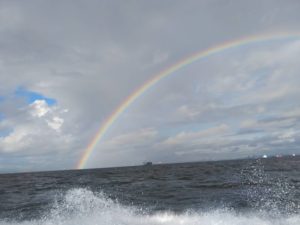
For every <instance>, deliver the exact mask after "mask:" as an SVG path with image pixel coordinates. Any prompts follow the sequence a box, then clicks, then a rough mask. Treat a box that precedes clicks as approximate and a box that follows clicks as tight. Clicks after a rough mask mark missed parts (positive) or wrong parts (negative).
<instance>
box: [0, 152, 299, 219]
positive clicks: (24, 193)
mask: <svg viewBox="0 0 300 225" xmlns="http://www.w3.org/2000/svg"><path fill="white" fill-rule="evenodd" d="M4 224H5V225H46V224H47V225H92V224H93V225H97V224H99V225H160V224H164V225H179V224H184V225H225V224H226V225H227V224H228V225H271V224H272V225H279V224H280V225H281V224H282V225H290V224H293V225H299V224H300V157H299V156H296V157H282V158H268V159H243V160H230V161H216V162H198V163H180V164H160V165H152V166H134V167H119V168H105V169H89V170H68V171H53V172H38V173H19V174H2V175H0V225H4Z"/></svg>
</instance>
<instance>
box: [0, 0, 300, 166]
mask: <svg viewBox="0 0 300 225" xmlns="http://www.w3.org/2000/svg"><path fill="white" fill-rule="evenodd" d="M299 10H300V4H299V3H298V2H295V1H294V2H292V1H289V2H288V3H287V2H279V1H278V2H276V3H272V4H269V2H268V1H266V2H263V3H262V2H261V1H256V0H255V1H251V2H250V1H249V2H240V1H236V2H235V3H234V4H231V3H229V2H228V1H214V2H211V1H194V0H192V1H188V2H184V3H183V2H182V1H177V0H175V1H172V3H170V2H168V1H165V2H159V3H158V2H153V1H140V2H134V3H130V4H124V3H123V2H122V1H109V2H104V1H91V2H85V3H82V2H81V1H69V0H66V1H60V2H59V4H53V3H52V2H50V1H36V0H28V1H26V2H22V1H7V0H4V1H1V2H0V47H1V51H0V73H1V84H2V85H1V86H0V96H1V97H0V98H1V99H2V100H1V101H0V112H1V113H0V114H1V115H3V116H1V120H0V134H1V135H0V154H1V158H3V159H4V158H5V162H4V163H5V165H3V166H2V168H5V171H13V170H14V168H16V164H18V169H19V170H22V168H23V170H42V169H58V168H65V167H67V168H74V165H75V164H76V162H77V161H78V160H79V157H80V155H81V154H82V152H83V150H84V149H85V148H86V146H87V145H88V143H90V140H91V139H92V137H93V136H94V135H95V133H96V132H97V131H98V130H99V126H100V125H101V124H102V123H103V122H104V121H105V120H106V118H107V117H109V115H110V114H111V113H112V112H113V111H114V110H115V108H116V107H117V106H118V105H120V103H121V102H123V101H124V99H126V96H129V95H130V94H131V93H132V92H133V91H134V90H136V89H137V88H138V87H140V86H141V85H142V84H143V83H145V81H147V80H149V79H150V78H152V77H153V75H154V74H158V73H159V72H160V71H162V70H164V69H166V68H168V67H169V66H170V65H173V64H174V63H175V62H177V61H180V60H181V59H183V58H185V57H186V56H188V55H191V54H193V53H195V52H199V51H200V50H203V49H207V48H208V47H211V46H215V45H217V44H220V43H224V42H226V41H228V40H236V39H239V38H240V37H244V36H248V35H253V34H257V33H269V32H270V33H272V32H275V33H276V32H277V31H282V30H286V31H293V30H294V31H298V30H299V29H300V25H299V19H300V16H299ZM53 15H55V16H53ZM207 21H209V22H207ZM58 24H59V26H58ZM298 58H299V42H297V41H294V40H293V39H287V40H282V41H274V42H264V43H253V44H252V45H249V46H243V47H240V48H237V49H235V50H234V49H231V50H228V51H226V52H222V53H220V54H216V55H214V56H211V57H209V58H206V59H205V60H200V61H197V62H195V63H193V64H191V65H189V66H187V67H185V68H182V69H181V70H179V71H177V72H176V73H174V74H173V75H172V76H170V77H168V78H166V79H164V80H162V81H160V82H159V83H158V84H157V85H156V86H155V87H153V88H151V89H150V90H148V91H147V92H145V93H144V94H143V95H142V96H141V97H140V98H139V99H138V100H137V101H135V103H134V104H133V105H131V107H130V108H128V109H127V110H126V112H125V113H124V114H122V115H121V117H120V118H119V119H118V121H117V122H115V124H114V125H113V126H112V127H110V130H109V132H107V134H106V136H105V140H103V141H104V142H101V143H99V144H98V146H97V148H96V149H95V151H96V152H97V154H96V157H95V158H93V159H92V160H93V163H94V164H93V163H92V162H91V164H90V165H95V166H99V164H97V162H99V163H100V162H104V161H105V160H106V163H104V164H105V165H106V166H112V165H125V164H126V163H127V164H134V163H140V162H141V161H143V160H147V159H153V160H154V159H156V160H160V159H163V160H165V161H169V162H171V161H172V160H173V161H180V160H190V159H193V158H197V157H198V158H199V159H200V158H201V154H202V153H201V151H200V150H199V149H202V152H203V151H204V150H203V149H207V150H206V151H205V153H203V154H204V155H203V158H207V159H209V158H213V157H214V154H215V153H216V152H218V157H221V156H224V157H225V156H226V157H230V156H233V155H234V156H235V153H232V152H231V151H232V149H234V146H244V148H246V149H248V150H247V151H249V154H251V151H256V150H257V148H256V147H255V148H254V147H246V146H247V143H250V141H249V140H244V139H247V138H248V139H249V137H250V136H251V137H252V138H253V142H255V141H254V140H256V141H258V140H260V141H261V142H262V143H261V144H260V147H261V148H267V146H269V143H270V142H271V140H277V139H278V137H279V136H282V135H283V136H285V135H284V133H285V132H287V130H289V129H294V131H295V136H296V137H291V138H290V139H292V138H294V139H295V142H294V143H289V144H288V147H289V148H293V146H292V145H296V143H297V140H298V139H297V134H298V133H297V132H298V129H299V125H298V120H297V119H296V115H290V117H293V119H292V118H289V115H286V114H285V112H290V113H292V110H294V113H295V114H297V113H298V112H297V110H298V108H299V105H298V104H297V102H298V96H299V88H298V86H299V82H300V80H299V76H298V74H299V66H298ZM20 87H22V88H23V92H22V93H21V96H20V95H18V93H16V90H18V88H20ZM19 91H20V90H19ZM19 94H20V93H19ZM51 101H52V103H51ZM283 117H286V118H285V119H283ZM266 118H267V119H271V118H274V121H273V122H270V121H269V122H267V121H264V119H266ZM247 120H249V121H254V122H253V124H252V126H250V125H249V126H248V127H243V126H242V121H247ZM275 120H277V121H275ZM292 123H294V125H293V124H292ZM222 124H226V126H228V127H229V130H228V131H226V129H225V127H223V128H222V127H219V126H221V125H222ZM280 124H281V125H280ZM149 127H151V128H149ZM214 129H215V130H214ZM218 129H219V130H218ZM222 129H223V131H224V133H225V134H227V133H226V132H228V133H230V134H232V135H233V136H232V137H231V139H230V138H228V137H227V136H226V138H225V137H222V132H221V131H222ZM276 129H277V134H275V133H274V132H275V131H276ZM199 130H208V131H209V130H210V132H211V133H209V132H208V131H207V132H208V133H206V134H205V132H204V131H203V132H204V133H201V131H199ZM255 130H259V131H260V132H256V133H255V132H253V131H255ZM248 131H249V132H248ZM250 131H252V133H251V134H250ZM214 132H215V135H216V136H217V137H218V138H217V139H214V138H212V137H214ZM218 132H220V133H218ZM239 132H244V134H243V135H242V134H239ZM247 132H248V133H247ZM258 133H259V134H258ZM180 134H181V136H180ZM201 135H202V136H203V138H202V136H201ZM210 135H211V136H210ZM276 135H277V136H276ZM242 136H243V137H242ZM283 136H282V137H283ZM197 137H198V138H199V139H201V140H203V141H202V143H200V141H199V140H198V142H197V141H193V140H196V139H197ZM204 137H206V138H207V140H206V138H204ZM267 137H269V139H268V138H267ZM267 139H268V141H269V143H267V142H266V141H265V140H267ZM279 139H280V138H279ZM287 139H288V138H287ZM167 140H169V141H170V142H171V140H173V141H174V144H173V146H174V148H173V149H172V148H167V147H166V146H164V148H158V147H159V146H161V147H163V145H160V143H163V142H166V141H167ZM175 140H176V141H177V142H176V141H175ZM205 140H206V142H205ZM239 141H240V142H241V143H240V145H239V144H238V143H239ZM176 143H178V144H176ZM180 143H181V144H180ZM185 143H187V144H189V143H190V144H189V145H188V146H185ZM191 143H192V144H191ZM251 143H252V142H251ZM176 146H177V147H176ZM210 146H211V147H210ZM220 146H221V147H222V148H221V147H220ZM185 147H186V149H185ZM241 148H242V147H241ZM280 148H282V149H283V147H280ZM123 149H125V151H124V153H122V150H123ZM277 150H278V151H279V147H278V148H276V150H274V151H277ZM106 151H107V152H106ZM110 151H111V152H118V154H120V155H118V154H117V155H116V156H114V155H113V153H110ZM180 151H181V152H182V153H184V152H186V153H190V156H186V157H183V156H184V155H185V154H181V156H180V155H179V154H178V152H180ZM176 152H177V155H176V154H175V153H176ZM192 152H194V153H192ZM197 154H198V155H197ZM186 155H188V154H186ZM196 156H197V157H196ZM50 162H51V163H50ZM104 164H103V165H104ZM101 165H102V164H101ZM101 165H100V166H101Z"/></svg>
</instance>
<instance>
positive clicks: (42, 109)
mask: <svg viewBox="0 0 300 225" xmlns="http://www.w3.org/2000/svg"><path fill="white" fill-rule="evenodd" d="M30 108H31V115H32V116H34V117H43V116H45V115H46V114H47V113H48V112H49V111H50V108H49V106H48V104H47V102H46V101H45V100H35V101H34V102H33V103H31V104H30Z"/></svg>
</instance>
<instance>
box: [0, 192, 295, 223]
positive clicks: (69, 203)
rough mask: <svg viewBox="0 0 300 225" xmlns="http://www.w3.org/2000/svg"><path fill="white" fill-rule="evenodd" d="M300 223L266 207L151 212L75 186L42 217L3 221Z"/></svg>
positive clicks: (293, 215)
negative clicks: (246, 210) (265, 209)
mask: <svg viewBox="0 0 300 225" xmlns="http://www.w3.org/2000/svg"><path fill="white" fill-rule="evenodd" d="M180 224H184V225H216V224H218V225H227V224H228V225H242V224H243V225H298V224H300V215H299V214H295V213H294V214H280V213H278V214H276V215H274V213H269V212H267V211H264V210H263V209H260V210H257V211H255V212H254V211H253V212H243V213H241V212H240V213H238V212H235V211H233V210H229V209H225V208H219V209H214V210H209V211H206V212H203V211H202V212H197V211H186V212H184V213H180V214H178V213H174V212H168V211H163V212H152V213H151V212H149V211H147V210H145V209H140V208H137V207H134V206H125V205H122V204H120V203H118V202H117V201H115V200H112V199H110V198H108V197H107V196H106V195H105V194H103V193H102V192H99V193H95V192H92V191H91V190H88V189H84V188H77V189H71V190H69V191H67V192H66V194H65V195H64V196H63V199H62V200H59V201H56V202H55V203H54V204H53V205H52V206H51V208H50V209H49V210H47V211H46V212H45V213H44V214H43V215H42V216H41V217H40V218H39V219H32V220H26V221H20V220H17V219H16V220H5V221H4V220H2V221H0V225H180Z"/></svg>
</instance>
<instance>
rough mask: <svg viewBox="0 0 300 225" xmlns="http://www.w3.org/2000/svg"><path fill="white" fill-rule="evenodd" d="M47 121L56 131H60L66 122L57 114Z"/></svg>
mask: <svg viewBox="0 0 300 225" xmlns="http://www.w3.org/2000/svg"><path fill="white" fill-rule="evenodd" d="M47 123H48V126H49V127H51V128H52V129H54V130H56V131H60V128H61V126H62V125H63V123H64V119H62V118H60V117H57V116H55V117H53V118H52V120H48V121H47Z"/></svg>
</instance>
